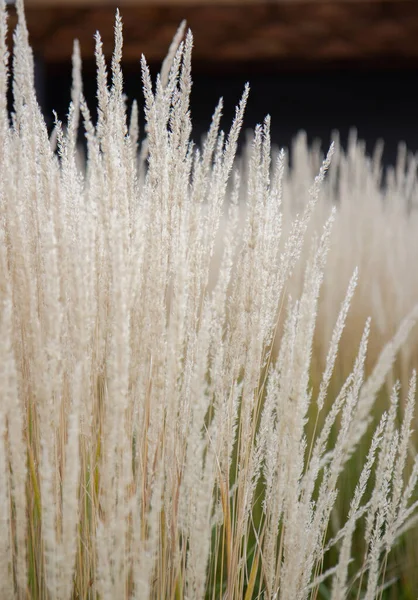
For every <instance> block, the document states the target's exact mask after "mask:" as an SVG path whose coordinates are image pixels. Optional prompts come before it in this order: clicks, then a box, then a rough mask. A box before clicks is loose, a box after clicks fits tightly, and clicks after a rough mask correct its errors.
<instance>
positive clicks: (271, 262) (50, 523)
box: [0, 0, 418, 600]
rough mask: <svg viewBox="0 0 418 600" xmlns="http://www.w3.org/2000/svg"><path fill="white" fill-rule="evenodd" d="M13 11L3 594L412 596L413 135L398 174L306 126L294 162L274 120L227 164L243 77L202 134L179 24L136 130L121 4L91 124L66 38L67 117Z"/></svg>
mask: <svg viewBox="0 0 418 600" xmlns="http://www.w3.org/2000/svg"><path fill="white" fill-rule="evenodd" d="M17 12H18V25H17V28H16V30H15V33H14V45H13V57H12V60H13V63H12V72H13V76H12V78H10V80H9V58H8V49H7V44H6V39H7V31H6V28H7V14H6V7H5V0H0V59H1V62H0V338H1V343H0V393H1V396H0V518H1V521H0V582H1V591H0V597H1V599H2V600H3V599H4V600H6V599H9V598H10V599H12V598H13V599H19V600H20V599H29V598H30V599H34V600H70V599H85V600H87V599H92V600H93V599H95V600H96V599H100V600H124V599H128V598H129V599H141V600H148V599H155V600H166V599H167V600H180V599H188V600H203V599H207V600H237V599H240V600H241V599H242V600H250V599H253V598H254V599H256V598H260V599H265V600H304V599H316V598H318V599H319V598H331V599H333V600H341V599H343V598H357V599H364V600H371V599H373V598H379V599H381V598H383V597H390V595H391V594H395V595H394V597H397V598H401V597H405V598H407V597H416V593H417V590H418V587H417V581H418V579H417V576H416V573H415V569H414V559H418V554H417V552H416V551H415V552H414V550H413V543H411V540H415V541H416V540H417V535H416V530H415V528H414V527H413V526H414V525H415V523H416V521H417V510H416V509H417V498H416V490H415V488H416V483H417V477H418V460H417V457H416V452H415V448H414V443H415V438H414V435H413V434H412V428H413V424H414V419H415V417H414V405H415V392H416V374H415V371H414V366H416V365H417V363H418V359H417V356H416V351H417V344H416V341H417V333H416V332H415V330H414V329H413V327H414V324H415V321H416V319H417V317H418V307H417V305H416V302H417V299H418V289H417V288H418V282H417V278H416V277H414V272H415V268H416V266H415V265H416V263H415V261H416V258H417V257H418V238H417V235H416V231H417V215H416V208H417V206H416V202H418V191H417V165H416V161H415V158H414V157H413V156H409V155H408V154H407V152H406V151H404V150H403V149H401V151H400V154H399V160H398V163H397V166H396V168H395V169H393V170H391V171H390V172H389V173H388V174H387V176H386V178H385V179H383V174H382V169H381V163H380V156H379V148H377V150H376V154H375V156H373V157H372V158H368V157H367V156H366V153H365V150H364V147H363V146H362V144H361V143H360V142H358V141H357V140H356V139H355V137H352V139H351V140H350V142H349V146H348V149H347V151H346V152H345V151H343V149H342V148H341V146H340V144H339V142H338V139H337V137H336V141H335V143H334V144H333V145H332V146H331V149H330V150H329V152H328V154H327V156H326V157H325V158H324V157H322V156H321V153H320V149H319V148H316V147H314V148H313V149H311V150H308V148H307V144H306V140H305V139H304V138H303V137H300V138H299V139H298V140H297V141H296V143H295V145H294V150H293V155H292V166H291V168H290V167H289V162H288V158H287V155H286V154H285V153H284V152H283V151H276V150H275V149H274V148H272V146H271V142H270V120H269V118H266V119H265V121H264V123H263V124H262V125H261V126H258V127H257V128H256V129H255V131H254V132H253V135H252V139H251V140H250V141H249V143H248V144H247V146H246V148H245V151H244V152H243V154H242V156H241V157H240V158H239V160H237V159H236V151H237V143H238V136H239V133H240V129H241V126H242V122H243V117H244V109H245V105H246V102H247V97H248V93H249V90H248V88H245V90H244V93H243V96H242V98H241V100H240V102H239V104H238V107H237V109H236V115H235V119H234V121H233V123H232V126H231V128H230V130H229V133H227V134H226V135H225V134H224V133H223V132H222V131H221V130H220V120H221V114H222V102H220V103H219V105H218V106H217V108H216V110H215V112H214V115H213V119H212V124H211V126H210V129H209V132H208V134H207V136H206V138H205V140H204V141H203V143H202V147H201V149H199V148H197V147H196V146H195V145H194V144H192V143H191V141H190V140H191V131H192V124H191V117H190V111H189V98H190V92H191V54H192V35H191V33H190V32H187V33H186V34H185V31H184V25H182V26H181V27H180V29H179V31H178V33H177V35H176V37H175V38H174V40H173V43H172V46H171V47H170V50H169V54H168V56H167V58H166V60H165V61H164V63H163V65H162V69H161V72H160V74H159V76H158V77H157V80H156V83H155V85H154V86H153V84H152V81H151V77H150V73H149V69H148V66H147V63H146V61H145V59H144V58H142V62H141V65H142V81H143V93H144V111H145V120H146V127H145V135H144V136H141V137H143V140H142V142H139V137H140V136H139V132H138V108H137V105H136V103H134V104H133V105H132V108H131V109H130V114H131V118H130V121H129V123H128V120H127V105H126V104H127V103H126V99H125V97H124V94H123V77H122V71H121V58H122V22H121V18H120V16H119V13H117V15H116V22H115V49H114V53H113V57H112V62H111V72H110V74H109V75H108V71H107V66H106V60H105V57H104V55H103V51H102V44H101V39H100V36H99V34H97V36H96V60H97V102H98V118H97V122H96V123H93V122H92V119H91V117H90V113H89V109H88V107H87V104H86V102H85V99H84V97H83V91H82V77H81V59H80V54H79V50H78V46H77V44H75V46H74V54H73V86H72V92H71V105H70V108H69V112H68V119H67V122H66V124H65V125H63V124H62V123H61V122H60V121H59V120H58V117H57V118H56V123H55V129H54V132H53V134H52V135H51V136H49V135H48V132H47V128H46V125H45V121H44V118H43V116H42V114H41V111H40V108H39V106H38V103H37V100H36V96H35V91H34V70H33V56H32V51H31V48H30V46H29V42H28V31H27V28H26V23H25V17H24V10H23V2H22V0H18V1H17ZM9 85H11V87H12V92H13V111H12V113H11V114H9V111H8V105H7V95H8V86H9ZM81 125H82V127H83V130H84V132H85V138H86V145H87V158H86V162H85V165H84V166H83V168H81V167H80V163H79V160H78V150H77V135H78V131H79V127H80V126H81ZM356 265H357V266H358V269H357V267H356ZM369 316H370V317H371V319H370V318H369ZM411 561H412V565H411ZM416 564H417V560H415V566H416ZM414 586H415V587H414ZM393 590H395V591H393ZM408 594H410V596H408ZM414 594H415V596H414Z"/></svg>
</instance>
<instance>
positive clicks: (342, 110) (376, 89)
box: [38, 62, 418, 165]
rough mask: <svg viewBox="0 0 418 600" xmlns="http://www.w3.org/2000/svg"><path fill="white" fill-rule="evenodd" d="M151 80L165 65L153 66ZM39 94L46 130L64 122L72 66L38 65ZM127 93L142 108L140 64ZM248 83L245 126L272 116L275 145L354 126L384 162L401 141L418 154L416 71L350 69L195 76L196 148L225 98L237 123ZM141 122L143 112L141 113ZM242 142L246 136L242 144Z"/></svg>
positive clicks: (91, 81)
mask: <svg viewBox="0 0 418 600" xmlns="http://www.w3.org/2000/svg"><path fill="white" fill-rule="evenodd" d="M150 67H151V73H152V74H153V76H154V78H155V76H156V74H157V73H158V71H159V68H160V65H158V64H153V65H151V66H150ZM38 68H39V77H38V88H39V98H40V101H41V105H42V107H43V109H44V113H45V116H46V119H47V122H48V123H49V125H50V126H51V125H52V111H53V110H56V111H57V113H58V115H59V117H60V118H61V119H65V115H66V113H67V110H68V104H69V101H70V87H71V66H70V65H69V64H68V63H67V64H58V65H56V64H53V65H42V64H39V65H38ZM124 76H125V92H126V94H127V96H128V99H129V104H131V102H132V100H133V99H134V98H136V99H137V100H138V102H139V106H140V108H141V106H142V100H143V97H142V88H141V72H140V66H139V62H138V64H126V65H125V68H124ZM95 77H96V74H95V66H94V64H93V63H90V64H88V65H84V69H83V83H84V92H85V94H86V98H87V102H88V104H89V107H90V110H91V111H92V114H93V115H94V114H95V102H96V100H95V95H96V88H95V85H96V79H95ZM246 81H248V82H249V83H250V88H251V91H250V97H249V101H248V105H247V110H246V118H245V127H246V128H253V127H254V126H255V125H256V124H257V123H260V122H261V121H262V120H263V119H264V117H265V116H266V115H267V114H270V115H271V117H272V140H273V142H274V143H276V144H278V145H279V146H285V147H289V144H290V143H291V140H292V138H293V137H294V136H295V135H296V134H297V133H298V131H299V130H301V129H303V130H305V131H306V132H307V135H308V140H309V141H310V142H312V141H313V140H314V139H315V138H320V139H321V141H322V145H323V147H324V149H325V147H327V146H328V145H329V143H330V141H331V137H332V132H333V130H338V131H339V132H340V137H341V141H342V143H343V144H345V143H346V141H347V137H348V133H349V130H350V129H351V128H353V127H355V128H356V129H357V131H358V135H359V137H360V138H361V139H364V140H365V141H366V147H367V151H368V152H370V153H371V152H372V151H373V148H374V145H375V143H376V141H377V140H378V139H383V140H384V142H385V150H384V155H383V160H384V162H385V164H386V165H389V164H393V163H394V161H395V160H396V153H397V148H398V144H399V142H402V141H404V142H406V144H407V147H408V149H409V150H410V151H411V152H414V153H415V152H417V151H418V70H417V69H415V68H397V69H384V68H362V67H360V68H359V67H355V66H350V65H344V66H339V67H329V68H327V69H320V70H312V69H311V70H309V71H304V70H300V69H298V70H289V69H284V70H282V71H280V70H274V71H271V70H269V69H268V68H267V69H266V68H262V66H260V68H259V70H257V68H254V66H253V65H251V66H250V67H249V68H248V69H245V67H243V66H240V68H239V69H235V70H232V69H231V70H224V71H223V72H222V73H215V72H214V71H213V70H209V72H205V71H204V70H202V69H198V70H197V71H196V70H195V71H194V72H193V88H192V98H191V111H192V119H193V127H194V128H193V138H194V140H195V141H196V142H199V141H200V139H201V136H202V135H203V134H204V133H205V132H206V131H207V129H208V127H209V125H210V120H211V116H212V113H213V110H214V108H215V106H216V104H217V102H218V100H219V98H220V97H221V96H222V97H223V99H224V116H223V120H222V127H223V128H224V129H225V130H227V129H228V128H229V126H230V124H231V122H232V119H233V116H234V112H235V106H236V104H237V103H238V101H239V99H240V97H241V94H242V92H243V89H244V85H245V83H246ZM141 118H142V114H141ZM242 139H243V136H241V140H242Z"/></svg>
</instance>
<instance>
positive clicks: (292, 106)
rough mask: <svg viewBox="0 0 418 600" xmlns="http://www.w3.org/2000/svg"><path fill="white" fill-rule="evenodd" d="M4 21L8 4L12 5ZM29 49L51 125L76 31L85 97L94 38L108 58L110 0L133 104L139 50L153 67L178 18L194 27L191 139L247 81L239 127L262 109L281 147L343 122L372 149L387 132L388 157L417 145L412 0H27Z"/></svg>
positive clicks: (417, 65)
mask: <svg viewBox="0 0 418 600" xmlns="http://www.w3.org/2000/svg"><path fill="white" fill-rule="evenodd" d="M10 5H11V6H10V15H11V19H10V25H11V28H13V25H14V22H15V13H14V9H13V1H11V2H10ZM25 6H26V13H27V20H28V27H29V31H30V36H31V44H32V46H33V48H34V50H35V56H36V71H37V72H36V80H37V88H38V96H39V100H40V102H41V105H42V107H43V109H44V113H45V117H46V119H47V122H48V124H49V125H51V126H52V121H53V117H52V111H53V110H56V111H57V113H58V116H59V117H60V118H61V119H65V115H66V112H67V109H68V104H69V100H70V81H71V62H70V57H71V53H72V44H73V40H74V38H78V39H79V41H80V45H81V51H82V57H83V73H84V89H85V94H86V97H87V101H88V104H89V106H90V109H91V110H92V112H93V114H94V105H95V64H94V56H93V53H94V40H93V36H94V34H95V32H96V30H99V31H100V33H101V35H102V38H103V42H104V49H105V52H106V54H107V57H108V58H109V59H110V57H111V53H112V47H113V22H114V16H115V10H116V8H117V7H119V9H120V11H121V14H122V17H123V21H124V37H125V44H124V57H125V58H124V73H125V84H126V93H127V96H128V98H129V100H132V99H133V98H137V99H138V101H139V102H140V104H141V102H142V92H141V73H140V63H139V59H140V56H141V54H142V53H143V54H144V55H145V56H146V58H147V60H148V62H149V64H150V67H151V71H152V73H153V75H156V74H157V73H158V71H159V67H160V64H161V61H162V59H163V58H164V56H165V54H166V52H167V49H168V46H169V44H170V41H171V39H172V37H173V35H174V34H175V32H176V29H177V27H178V25H179V23H180V22H181V20H182V19H186V20H187V24H188V26H189V27H190V28H191V30H192V31H193V34H194V40H195V49H194V60H193V69H194V70H193V81H194V86H193V93H192V104H191V108H192V116H193V122H194V134H193V135H194V137H195V140H196V141H199V138H200V136H201V134H203V133H204V132H205V131H206V130H207V128H208V125H209V123H210V118H211V115H212V112H213V109H214V107H215V105H216V103H217V101H218V99H219V97H220V96H223V98H224V105H225V109H224V122H223V126H224V127H225V128H227V127H229V123H230V121H231V119H232V117H233V114H234V108H235V105H236V103H237V102H238V100H239V97H240V95H241V93H242V90H243V87H244V84H245V82H246V81H249V82H250V85H251V96H250V101H249V104H248V109H247V114H246V126H247V127H253V126H254V125H255V124H256V123H258V122H260V121H262V120H263V118H264V116H265V115H266V114H267V113H268V114H270V115H271V117H272V137H273V142H275V143H276V144H278V145H280V146H285V147H288V146H289V144H290V143H291V140H292V138H293V137H294V136H295V134H296V133H297V132H298V131H299V130H300V129H304V130H306V132H307V135H308V139H309V141H312V142H313V141H314V140H315V139H316V138H320V139H321V140H322V143H323V146H324V147H325V146H327V145H328V144H329V141H330V139H331V138H332V135H333V134H332V132H333V130H339V131H340V134H341V140H342V142H343V144H344V143H345V142H346V140H347V137H348V134H349V131H350V128H353V127H355V128H356V129H357V130H358V135H359V137H360V138H361V139H364V140H365V141H366V144H367V150H368V151H370V152H372V151H373V148H374V145H375V143H376V141H377V140H378V139H380V138H383V139H384V140H385V151H384V155H383V160H384V162H385V163H386V164H393V162H394V161H395V158H396V153H397V148H398V145H399V143H400V142H403V141H404V142H406V144H407V146H408V148H409V150H410V151H412V152H416V151H418V85H417V83H418V77H417V75H418V1H417V0H273V1H271V0H270V1H268V0H118V1H114V0H112V1H109V0H25Z"/></svg>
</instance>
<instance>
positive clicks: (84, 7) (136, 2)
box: [10, 0, 418, 66]
mask: <svg viewBox="0 0 418 600" xmlns="http://www.w3.org/2000/svg"><path fill="white" fill-rule="evenodd" d="M244 3H245V6H244ZM25 5H26V16H27V22H28V27H29V33H30V39H31V44H32V46H33V48H34V50H35V51H36V52H37V53H38V55H40V56H42V57H43V58H44V59H45V60H46V61H47V62H61V61H67V60H69V58H70V56H71V52H72V44H73V40H74V38H78V39H79V41H80V45H81V50H82V55H83V58H84V59H89V58H92V57H93V51H94V42H93V35H94V33H95V32H96V30H99V31H100V33H101V35H102V39H103V43H104V50H105V52H106V54H108V55H109V54H111V52H112V48H113V23H114V14H115V8H116V6H119V7H120V10H121V14H122V18H123V22H124V59H125V60H126V61H138V60H139V58H140V56H141V54H142V53H143V54H145V56H146V57H147V60H148V61H149V62H154V61H156V62H159V61H161V60H162V59H163V58H164V56H165V54H166V52H167V49H168V46H169V44H170V41H171V39H172V37H173V35H174V33H175V31H176V29H177V27H178V25H179V23H180V21H181V20H182V19H184V18H185V19H187V22H188V26H189V27H190V28H191V29H192V31H193V34H194V39H195V49H194V55H193V56H194V61H196V62H198V63H204V64H206V65H214V66H216V65H219V66H221V65H227V64H234V65H237V64H245V63H247V62H252V63H266V62H268V63H270V64H274V63H277V64H286V63H287V62H296V63H298V64H303V65H312V64H314V65H321V64H326V63H327V62H329V61H340V62H341V61H342V62H344V61H368V62H370V61H380V62H382V61H386V60H387V61H415V62H416V63H417V64H418V1H417V0H275V1H267V0H203V1H202V0H200V1H199V0H147V1H145V0H118V1H115V0H112V1H111V0H26V2H25ZM15 21H16V19H15V16H14V15H13V9H11V19H10V22H11V26H12V27H13V25H14V23H15Z"/></svg>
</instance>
